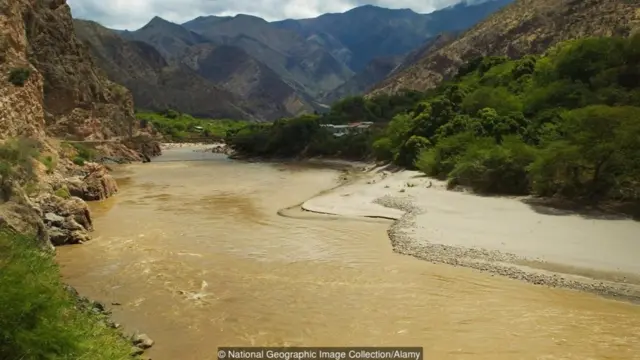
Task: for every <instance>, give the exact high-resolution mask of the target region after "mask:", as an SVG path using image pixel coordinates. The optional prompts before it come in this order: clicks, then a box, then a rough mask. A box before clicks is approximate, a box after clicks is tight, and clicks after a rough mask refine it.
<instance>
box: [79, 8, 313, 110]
mask: <svg viewBox="0 0 640 360" xmlns="http://www.w3.org/2000/svg"><path fill="white" fill-rule="evenodd" d="M154 21H156V22H157V21H158V20H154ZM74 23H75V29H76V33H77V34H78V37H79V38H80V39H82V40H83V41H85V42H86V43H87V44H88V45H89V48H90V49H91V52H92V54H93V55H94V57H95V58H96V59H97V61H98V63H99V64H100V66H101V67H102V68H103V69H104V70H105V71H106V72H107V73H108V75H109V77H110V78H112V79H114V80H116V81H118V82H119V83H122V84H124V85H126V86H127V87H128V88H129V89H131V91H132V92H133V96H134V98H135V100H136V104H137V106H138V107H140V108H144V109H149V110H163V109H166V108H172V109H176V110H179V111H182V112H186V113H190V114H193V115H199V116H206V117H213V118H232V119H247V120H250V119H255V120H273V119H277V118H280V117H286V116H292V115H297V114H300V113H302V112H310V111H313V109H314V108H313V106H312V105H311V103H312V101H311V100H309V99H306V98H304V97H301V96H299V95H298V94H297V93H296V91H295V90H294V89H293V88H291V87H290V86H289V85H287V84H286V83H284V82H283V81H282V80H281V79H280V77H279V76H277V75H276V74H275V73H274V72H273V71H272V70H271V69H269V68H268V67H266V66H265V65H263V64H261V63H259V62H258V61H256V60H255V59H253V58H252V57H250V56H249V55H247V54H246V53H245V52H244V51H242V49H240V48H236V47H231V46H225V45H221V46H215V45H212V44H209V43H203V44H198V45H192V46H184V47H183V48H181V52H178V53H175V54H174V55H173V59H174V60H173V63H170V62H168V61H167V60H165V58H164V57H163V56H162V55H161V54H160V53H159V52H158V51H157V50H156V49H155V47H154V46H151V45H149V44H148V43H146V42H142V41H129V40H126V39H123V38H122V37H121V36H120V35H119V34H118V33H117V32H115V31H112V30H110V29H107V28H105V27H103V26H101V25H99V24H97V23H95V22H90V21H84V20H75V21H74ZM176 26H178V27H179V25H176ZM172 43H173V44H176V42H172Z"/></svg>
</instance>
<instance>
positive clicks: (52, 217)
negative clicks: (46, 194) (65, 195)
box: [44, 212, 65, 226]
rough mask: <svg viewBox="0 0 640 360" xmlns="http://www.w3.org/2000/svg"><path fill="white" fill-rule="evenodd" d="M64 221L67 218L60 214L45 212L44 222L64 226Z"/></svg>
mask: <svg viewBox="0 0 640 360" xmlns="http://www.w3.org/2000/svg"><path fill="white" fill-rule="evenodd" d="M64 221H65V219H64V218H63V217H62V216H60V215H56V214H54V213H51V212H48V213H46V214H44V223H45V224H47V225H52V226H62V223H63V222H64Z"/></svg>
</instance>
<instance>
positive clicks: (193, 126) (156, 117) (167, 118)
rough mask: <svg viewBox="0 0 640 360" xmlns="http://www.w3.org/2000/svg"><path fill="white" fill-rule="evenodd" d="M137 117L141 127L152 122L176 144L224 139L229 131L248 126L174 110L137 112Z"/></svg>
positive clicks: (242, 122)
mask: <svg viewBox="0 0 640 360" xmlns="http://www.w3.org/2000/svg"><path fill="white" fill-rule="evenodd" d="M136 117H137V118H138V120H139V121H140V124H141V126H143V127H144V126H145V125H146V124H145V122H150V123H152V124H153V125H154V127H155V128H156V129H157V130H158V131H160V133H161V134H162V135H164V137H165V138H166V139H167V140H169V141H176V142H188V141H189V140H190V139H199V140H200V139H202V138H211V139H213V140H215V139H222V138H224V137H225V135H226V133H227V130H233V129H239V128H241V127H243V126H245V125H246V124H247V122H245V121H238V120H225V119H222V120H211V119H198V118H194V117H193V116H191V115H188V114H182V113H178V112H176V111H173V110H167V111H165V112H162V113H154V112H137V113H136ZM198 127H200V128H201V129H202V130H200V129H198Z"/></svg>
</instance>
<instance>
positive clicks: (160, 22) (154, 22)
mask: <svg viewBox="0 0 640 360" xmlns="http://www.w3.org/2000/svg"><path fill="white" fill-rule="evenodd" d="M167 25H177V24H175V23H172V22H171V21H169V20H165V19H163V18H161V17H160V16H157V15H156V16H154V17H153V18H152V19H151V20H149V22H148V23H147V24H146V25H144V26H143V27H141V28H140V29H147V28H150V27H157V26H167Z"/></svg>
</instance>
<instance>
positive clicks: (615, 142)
mask: <svg viewBox="0 0 640 360" xmlns="http://www.w3.org/2000/svg"><path fill="white" fill-rule="evenodd" d="M351 121H373V122H377V123H382V124H386V126H385V128H384V129H383V130H372V131H368V132H366V133H364V134H359V135H354V136H351V137H349V136H345V137H341V138H335V137H333V136H331V135H330V134H329V133H328V132H327V131H326V129H325V128H323V127H321V126H320V124H323V123H332V124H339V123H346V122H351ZM387 122H388V124H387ZM227 141H228V143H229V144H230V145H231V146H233V147H234V148H235V149H236V150H238V151H239V152H241V153H245V154H248V155H261V156H297V155H306V156H309V155H334V156H346V157H359V158H365V157H367V156H375V157H376V158H377V159H379V160H386V161H393V162H395V163H396V164H398V165H401V166H405V167H408V168H418V169H420V170H421V171H423V172H424V173H425V174H427V175H429V176H435V177H439V178H443V179H448V180H449V182H450V185H452V186H454V185H465V186H469V187H471V188H473V189H474V190H476V191H478V192H484V193H503V194H529V193H534V194H538V195H544V196H554V195H559V196H564V197H569V198H581V199H591V200H593V199H614V200H623V201H626V200H631V201H637V200H640V35H637V36H634V37H631V38H628V39H625V38H588V39H582V40H575V41H569V42H565V43H562V44H559V45H558V46H556V47H554V48H552V49H550V50H549V51H548V52H547V53H546V54H544V55H543V56H525V57H523V58H521V59H515V60H510V59H508V58H505V57H484V58H478V59H475V60H473V61H471V62H469V63H468V64H465V65H464V66H463V67H462V68H461V69H460V71H459V73H458V75H457V76H456V77H455V78H454V79H452V81H450V82H448V83H445V84H443V85H441V86H440V87H438V88H437V89H435V90H432V91H429V92H428V93H417V92H405V93H401V94H399V95H396V96H385V97H380V98H374V99H364V98H361V97H355V98H348V99H345V100H343V101H340V102H338V103H336V104H334V105H333V106H332V108H331V111H329V112H328V113H327V114H324V115H318V116H302V117H298V118H294V119H282V120H279V121H276V122H275V123H274V124H273V125H249V126H246V127H244V128H242V129H239V130H236V131H233V132H230V133H229V136H228V137H227ZM347 148H348V150H345V149H347Z"/></svg>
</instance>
